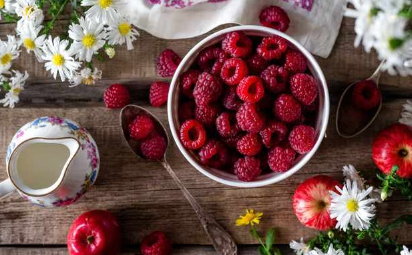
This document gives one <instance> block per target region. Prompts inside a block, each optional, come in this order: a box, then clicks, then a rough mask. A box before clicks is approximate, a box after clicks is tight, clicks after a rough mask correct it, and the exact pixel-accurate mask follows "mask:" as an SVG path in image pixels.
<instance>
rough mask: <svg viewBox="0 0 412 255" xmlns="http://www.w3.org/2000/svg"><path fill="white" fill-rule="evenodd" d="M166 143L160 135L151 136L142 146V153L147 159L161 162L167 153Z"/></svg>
mask: <svg viewBox="0 0 412 255" xmlns="http://www.w3.org/2000/svg"><path fill="white" fill-rule="evenodd" d="M166 146H167V144H166V141H165V139H164V138H163V137H161V136H160V135H158V134H153V135H150V136H149V137H148V138H146V139H145V140H143V141H142V143H141V144H140V151H141V152H142V154H143V156H144V157H145V158H148V159H151V160H161V159H163V156H164V154H165V152H166Z"/></svg>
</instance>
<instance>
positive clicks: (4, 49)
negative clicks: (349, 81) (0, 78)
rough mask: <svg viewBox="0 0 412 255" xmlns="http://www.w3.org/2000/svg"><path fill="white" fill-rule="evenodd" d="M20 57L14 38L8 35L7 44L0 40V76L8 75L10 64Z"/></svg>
mask: <svg viewBox="0 0 412 255" xmlns="http://www.w3.org/2000/svg"><path fill="white" fill-rule="evenodd" d="M19 55H20V51H19V44H18V42H17V41H16V37H14V36H11V35H8V36H7V42H5V41H2V40H0V74H2V73H8V71H9V69H10V67H11V63H12V61H13V60H14V59H16V58H18V57H19Z"/></svg>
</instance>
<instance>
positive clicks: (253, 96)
mask: <svg viewBox="0 0 412 255" xmlns="http://www.w3.org/2000/svg"><path fill="white" fill-rule="evenodd" d="M236 93H237V95H238V96H239V98H240V99H242V100H243V101H245V102H248V103H256V102H258V101H259V100H260V99H262V98H263V96H264V95H265V89H264V88H263V83H262V80H261V79H260V78H259V77H257V76H248V77H246V78H244V79H243V80H242V81H241V82H240V83H239V86H237V89H236Z"/></svg>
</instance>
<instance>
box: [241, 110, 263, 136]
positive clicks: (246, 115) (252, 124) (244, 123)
mask: <svg viewBox="0 0 412 255" xmlns="http://www.w3.org/2000/svg"><path fill="white" fill-rule="evenodd" d="M236 120H237V123H238V125H239V127H240V129H242V130H243V131H246V132H251V133H258V132H259V131H260V130H262V128H263V126H264V125H265V121H264V119H263V117H262V114H261V113H260V112H259V111H258V109H257V107H256V105H254V104H251V103H244V104H243V105H242V106H240V108H239V110H238V111H237V113H236Z"/></svg>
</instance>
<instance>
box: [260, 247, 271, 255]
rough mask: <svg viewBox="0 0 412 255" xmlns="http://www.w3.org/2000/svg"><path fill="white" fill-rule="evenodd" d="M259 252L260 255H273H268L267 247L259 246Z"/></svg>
mask: <svg viewBox="0 0 412 255" xmlns="http://www.w3.org/2000/svg"><path fill="white" fill-rule="evenodd" d="M258 252H259V255H271V254H268V252H267V251H266V249H265V247H263V246H259V248H258Z"/></svg>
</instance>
